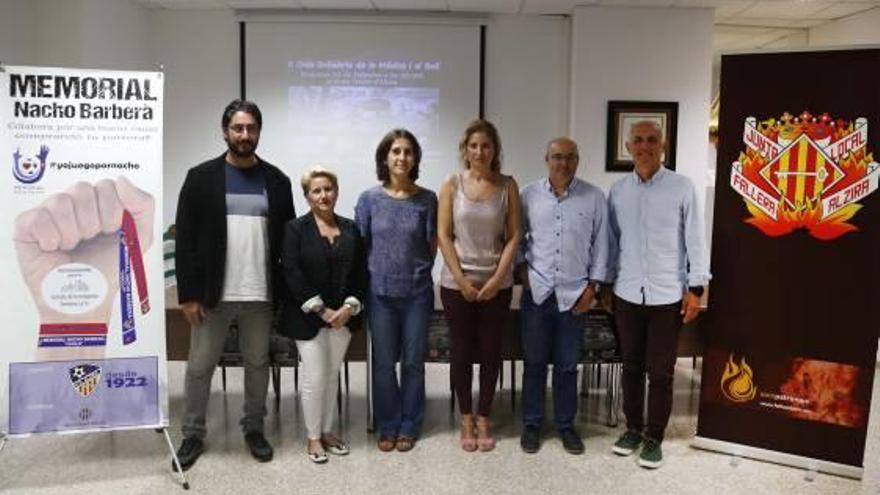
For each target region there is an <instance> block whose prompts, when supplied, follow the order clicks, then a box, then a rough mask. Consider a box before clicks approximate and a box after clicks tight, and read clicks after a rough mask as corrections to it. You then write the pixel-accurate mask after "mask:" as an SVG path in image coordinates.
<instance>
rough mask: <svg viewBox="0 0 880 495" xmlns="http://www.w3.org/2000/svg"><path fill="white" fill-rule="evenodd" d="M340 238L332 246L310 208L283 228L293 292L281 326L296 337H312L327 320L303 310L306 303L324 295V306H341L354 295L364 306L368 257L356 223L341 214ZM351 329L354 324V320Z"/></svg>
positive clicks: (287, 278) (286, 274) (285, 269)
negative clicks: (320, 229) (319, 227)
mask: <svg viewBox="0 0 880 495" xmlns="http://www.w3.org/2000/svg"><path fill="white" fill-rule="evenodd" d="M336 224H337V225H338V226H339V231H340V234H339V237H337V238H336V240H335V242H334V243H333V244H330V242H329V241H328V240H327V239H326V238H325V237H322V236H321V233H320V231H319V230H318V225H317V223H315V217H314V215H313V214H312V213H311V212H309V213H306V214H305V215H303V216H301V217H299V218H297V219H294V220H290V221H288V222H287V224H286V225H285V227H284V241H283V243H282V247H281V264H282V268H283V272H284V281H285V282H286V283H287V289H288V296H287V298H286V300H285V304H284V305H283V308H282V310H281V320H280V321H279V322H278V330H279V332H280V333H281V334H282V335H285V336H287V337H290V338H293V339H296V340H310V339H312V338H314V336H315V335H316V334H317V333H318V330H320V329H321V328H322V327H325V326H327V324H326V323H325V322H324V321H323V320H322V319H321V317H320V316H318V314H316V313H308V314H306V313H303V311H302V309H301V308H302V305H303V303H305V302H306V301H308V300H309V299H311V298H313V297H315V296H316V295H320V296H321V299H322V300H323V301H324V305H325V306H326V307H328V308H332V309H337V308H339V307H341V306H342V304H343V303H344V302H345V299H346V298H347V297H349V296H354V297H356V298H357V300H358V301H360V303H361V307H362V308H363V307H365V301H364V298H365V294H366V288H367V258H366V250H365V249H364V243H363V240H362V239H361V235H360V231H359V230H358V228H357V226H356V225H355V223H354V222H353V221H352V220H350V219H348V218H345V217H340V216H339V215H336ZM348 326H349V328H352V325H351V323H349V325H348Z"/></svg>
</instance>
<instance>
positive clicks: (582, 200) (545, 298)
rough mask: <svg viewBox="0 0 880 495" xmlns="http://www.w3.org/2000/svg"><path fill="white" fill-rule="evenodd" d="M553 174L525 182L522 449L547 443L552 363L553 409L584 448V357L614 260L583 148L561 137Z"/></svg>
mask: <svg viewBox="0 0 880 495" xmlns="http://www.w3.org/2000/svg"><path fill="white" fill-rule="evenodd" d="M544 160H545V162H546V163H547V171H548V177H547V178H545V179H541V180H538V181H536V182H533V183H531V184H529V185H527V186H526V187H524V188H523V190H522V192H521V193H520V195H521V199H522V218H523V234H524V235H523V242H522V253H521V254H522V255H523V261H524V263H522V264H521V265H520V266H519V267H518V273H519V274H520V278H521V280H522V283H523V289H524V290H523V296H522V302H521V303H520V307H521V314H522V325H521V329H522V344H523V358H524V359H523V360H524V363H525V370H524V372H523V397H522V404H523V433H522V437H521V438H520V445H521V446H522V449H523V450H524V451H526V452H528V453H534V452H537V451H538V449H540V446H541V436H540V433H541V424H542V423H543V420H544V392H545V388H546V386H545V384H546V382H547V364H548V363H552V364H553V413H554V423H555V426H556V429H557V430H558V431H559V436H560V438H561V439H562V444H563V447H564V448H565V450H566V451H568V452H569V453H572V454H580V453H582V452H583V451H584V444H583V441H581V438H580V436H579V435H578V434H577V432H576V431H575V429H574V417H575V413H576V412H577V374H578V370H577V364H578V360H579V359H580V357H581V352H582V351H581V348H582V339H583V332H584V326H585V324H586V316H585V315H586V312H587V311H588V310H589V309H590V306H591V305H592V303H593V300H594V298H595V296H596V288H597V283H598V282H604V281H605V280H606V277H605V273H606V269H607V266H608V248H609V245H608V230H607V229H608V226H607V220H606V217H607V214H606V210H607V203H606V201H605V195H604V194H603V193H602V191H601V190H600V189H599V188H597V187H595V186H593V185H591V184H588V183H587V182H584V181H583V180H581V179H578V178H577V177H575V172H577V167H578V149H577V145H576V144H575V143H574V141H572V140H570V139H568V138H557V139H554V140H552V141H550V143H548V145H547V152H546V155H545V157H544Z"/></svg>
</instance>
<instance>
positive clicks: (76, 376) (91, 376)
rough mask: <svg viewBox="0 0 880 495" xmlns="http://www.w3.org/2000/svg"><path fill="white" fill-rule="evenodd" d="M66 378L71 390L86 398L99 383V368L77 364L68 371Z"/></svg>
mask: <svg viewBox="0 0 880 495" xmlns="http://www.w3.org/2000/svg"><path fill="white" fill-rule="evenodd" d="M68 377H69V378H70V384H71V385H73V389H74V390H76V392H77V393H78V394H79V395H81V396H83V397H88V396H89V395H91V393H92V392H94V391H95V389H96V388H98V384H100V383H101V367H100V366H96V365H94V364H78V365H76V366H74V367H72V368H70V369H69V370H68Z"/></svg>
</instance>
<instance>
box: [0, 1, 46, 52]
mask: <svg viewBox="0 0 880 495" xmlns="http://www.w3.org/2000/svg"><path fill="white" fill-rule="evenodd" d="M36 19H37V16H36V11H35V10H34V4H33V3H26V2H22V1H20V0H0V62H2V63H4V64H6V65H26V64H28V63H30V64H33V62H32V60H33V59H34V54H35V52H36V49H35V44H36V41H37V39H38V38H37V29H36V26H37V22H36Z"/></svg>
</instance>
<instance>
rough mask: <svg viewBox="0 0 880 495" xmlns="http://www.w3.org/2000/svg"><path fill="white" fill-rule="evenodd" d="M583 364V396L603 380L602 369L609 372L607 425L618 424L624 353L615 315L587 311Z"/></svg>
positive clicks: (606, 381)
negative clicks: (618, 336) (621, 348)
mask: <svg viewBox="0 0 880 495" xmlns="http://www.w3.org/2000/svg"><path fill="white" fill-rule="evenodd" d="M580 363H581V367H582V369H581V371H582V374H581V396H582V397H587V396H588V395H589V390H590V388H591V387H592V386H593V385H596V386H600V385H601V383H602V371H603V368H606V373H605V403H606V407H607V409H608V411H607V413H608V417H607V421H606V424H607V425H608V426H611V427H615V426H617V423H618V410H619V409H620V400H621V390H620V387H621V373H622V372H623V356H622V355H621V353H620V346H619V344H618V339H617V328H616V327H615V324H614V315H613V314H611V313H609V312H607V311H605V310H601V309H594V310H591V311H590V312H589V313H587V323H586V325H585V327H584V341H583V354H582V355H581V359H580Z"/></svg>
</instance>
